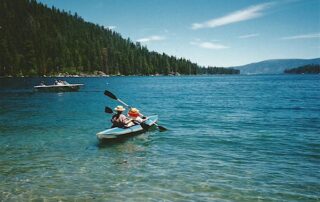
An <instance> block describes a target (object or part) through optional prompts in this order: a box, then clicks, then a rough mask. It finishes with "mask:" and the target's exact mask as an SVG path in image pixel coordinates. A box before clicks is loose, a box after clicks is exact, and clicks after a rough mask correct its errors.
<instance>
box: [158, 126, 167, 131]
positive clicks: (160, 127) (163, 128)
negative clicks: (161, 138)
mask: <svg viewBox="0 0 320 202" xmlns="http://www.w3.org/2000/svg"><path fill="white" fill-rule="evenodd" d="M158 129H159V131H160V132H163V131H166V130H168V129H167V128H165V127H163V126H159V125H158Z"/></svg>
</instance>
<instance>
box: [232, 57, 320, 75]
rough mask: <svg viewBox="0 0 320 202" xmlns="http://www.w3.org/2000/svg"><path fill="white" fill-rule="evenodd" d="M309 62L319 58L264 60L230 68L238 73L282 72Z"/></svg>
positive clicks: (319, 59) (319, 62)
mask: <svg viewBox="0 0 320 202" xmlns="http://www.w3.org/2000/svg"><path fill="white" fill-rule="evenodd" d="M309 64H320V58H314V59H275V60H264V61H261V62H256V63H250V64H247V65H242V66H235V67H231V68H234V69H238V70H240V74H283V73H284V70H286V69H292V68H296V67H300V66H304V65H309Z"/></svg>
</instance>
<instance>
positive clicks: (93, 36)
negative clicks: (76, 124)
mask: <svg viewBox="0 0 320 202" xmlns="http://www.w3.org/2000/svg"><path fill="white" fill-rule="evenodd" d="M223 70H224V72H225V73H234V70H229V69H223ZM93 71H103V72H105V73H106V74H123V75H132V74H135V75H139V74H142V75H149V74H157V73H158V74H164V75H167V74H170V73H171V72H179V73H180V74H199V73H207V72H208V71H207V69H205V68H201V67H199V66H198V65H197V64H195V63H192V62H190V61H189V60H186V59H183V58H175V57H172V56H168V55H166V54H159V53H156V52H150V51H148V49H147V48H146V47H143V46H141V44H139V43H134V42H132V41H131V40H130V39H124V38H122V37H121V35H120V34H119V33H116V32H114V31H112V30H109V29H106V28H104V27H102V26H99V25H95V24H93V23H90V22H85V21H84V20H83V19H82V18H81V17H80V16H78V14H77V13H75V14H71V13H70V12H66V11H61V10H59V9H56V8H55V7H52V8H48V7H46V6H45V5H43V4H41V3H38V2H36V1H35V0H1V1H0V76H5V75H12V76H19V75H20V76H21V75H54V74H57V73H59V72H63V73H66V72H67V73H69V74H76V73H80V72H84V73H91V72H93ZM211 73H212V72H211Z"/></svg>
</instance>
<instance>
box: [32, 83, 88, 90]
mask: <svg viewBox="0 0 320 202" xmlns="http://www.w3.org/2000/svg"><path fill="white" fill-rule="evenodd" d="M83 85H84V84H69V83H65V84H58V85H43V84H42V85H38V86H34V87H33V89H34V90H36V91H40V92H74V91H78V90H79V89H80V87H81V86H83Z"/></svg>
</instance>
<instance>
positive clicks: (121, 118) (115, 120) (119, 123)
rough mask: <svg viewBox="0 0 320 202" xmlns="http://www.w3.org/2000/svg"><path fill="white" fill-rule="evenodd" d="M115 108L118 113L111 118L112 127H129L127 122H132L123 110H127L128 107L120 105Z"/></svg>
mask: <svg viewBox="0 0 320 202" xmlns="http://www.w3.org/2000/svg"><path fill="white" fill-rule="evenodd" d="M114 110H115V111H116V112H117V114H115V115H113V116H112V118H111V123H112V126H111V128H115V127H118V128H124V127H127V124H128V123H130V120H128V119H127V117H126V116H125V115H123V114H122V112H123V111H125V110H126V109H125V108H124V107H123V106H121V105H119V106H117V107H116V108H114Z"/></svg>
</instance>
